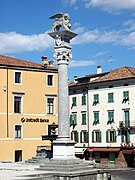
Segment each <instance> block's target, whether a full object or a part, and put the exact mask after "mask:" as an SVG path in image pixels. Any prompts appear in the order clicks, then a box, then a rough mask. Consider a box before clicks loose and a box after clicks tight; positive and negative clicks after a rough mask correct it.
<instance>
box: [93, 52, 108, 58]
mask: <svg viewBox="0 0 135 180" xmlns="http://www.w3.org/2000/svg"><path fill="white" fill-rule="evenodd" d="M105 54H106V51H100V52H98V53H96V54H95V55H94V56H93V57H100V56H104V55H105Z"/></svg>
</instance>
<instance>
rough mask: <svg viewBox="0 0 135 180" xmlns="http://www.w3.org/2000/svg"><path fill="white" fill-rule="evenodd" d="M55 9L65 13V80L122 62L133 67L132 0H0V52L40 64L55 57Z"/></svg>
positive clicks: (134, 19) (134, 11)
mask: <svg viewBox="0 0 135 180" xmlns="http://www.w3.org/2000/svg"><path fill="white" fill-rule="evenodd" d="M57 12H62V13H66V12H67V13H69V14H70V18H71V25H72V27H71V30H72V31H73V32H75V33H77V34H78V36H77V37H76V38H74V39H73V40H72V41H71V45H72V53H73V58H72V60H71V61H70V63H69V79H70V80H73V77H74V76H75V75H77V76H78V77H81V76H85V75H86V74H91V73H96V68H97V66H98V65H101V66H102V69H103V72H106V71H110V70H112V69H116V68H119V67H123V66H130V67H135V0H0V54H4V55H8V56H13V57H16V58H21V59H26V60H29V61H34V62H37V63H41V56H43V55H45V56H47V57H48V59H49V60H51V59H53V60H54V58H53V45H54V42H53V40H52V39H51V38H50V37H49V36H48V34H47V32H49V31H51V26H52V23H53V22H54V21H53V20H51V19H49V17H50V16H51V15H53V14H55V13H57Z"/></svg>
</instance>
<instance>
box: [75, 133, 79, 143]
mask: <svg viewBox="0 0 135 180" xmlns="http://www.w3.org/2000/svg"><path fill="white" fill-rule="evenodd" d="M76 142H77V143H78V142H79V139H78V132H76Z"/></svg>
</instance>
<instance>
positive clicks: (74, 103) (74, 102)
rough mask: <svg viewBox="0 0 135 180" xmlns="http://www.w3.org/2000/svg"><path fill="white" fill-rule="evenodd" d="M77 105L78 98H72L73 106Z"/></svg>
mask: <svg viewBox="0 0 135 180" xmlns="http://www.w3.org/2000/svg"><path fill="white" fill-rule="evenodd" d="M76 105H77V103H76V97H73V98H72V106H76Z"/></svg>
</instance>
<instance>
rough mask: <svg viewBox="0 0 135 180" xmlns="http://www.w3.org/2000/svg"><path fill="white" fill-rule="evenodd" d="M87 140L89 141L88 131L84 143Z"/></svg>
mask: <svg viewBox="0 0 135 180" xmlns="http://www.w3.org/2000/svg"><path fill="white" fill-rule="evenodd" d="M88 142H89V133H88V132H86V143H88Z"/></svg>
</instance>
